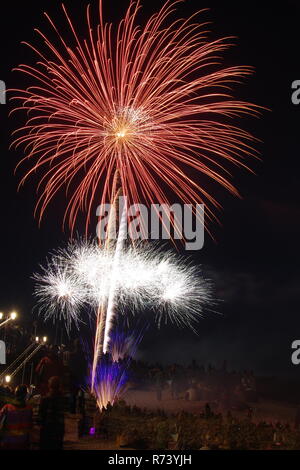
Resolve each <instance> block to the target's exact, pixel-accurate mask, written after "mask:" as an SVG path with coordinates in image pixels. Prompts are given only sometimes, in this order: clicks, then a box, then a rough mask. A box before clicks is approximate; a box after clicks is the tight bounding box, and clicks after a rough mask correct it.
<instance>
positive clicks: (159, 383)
mask: <svg viewBox="0 0 300 470" xmlns="http://www.w3.org/2000/svg"><path fill="white" fill-rule="evenodd" d="M163 388H164V374H163V372H162V371H161V370H160V369H157V371H156V373H155V390H156V398H157V400H158V401H161V399H162V391H163Z"/></svg>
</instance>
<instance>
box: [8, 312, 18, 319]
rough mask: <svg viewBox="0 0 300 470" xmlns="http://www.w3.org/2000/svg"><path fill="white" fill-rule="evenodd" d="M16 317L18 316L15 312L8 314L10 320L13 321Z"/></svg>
mask: <svg viewBox="0 0 300 470" xmlns="http://www.w3.org/2000/svg"><path fill="white" fill-rule="evenodd" d="M17 316H18V315H17V314H16V312H11V314H10V318H11V320H15V319H16V318H17Z"/></svg>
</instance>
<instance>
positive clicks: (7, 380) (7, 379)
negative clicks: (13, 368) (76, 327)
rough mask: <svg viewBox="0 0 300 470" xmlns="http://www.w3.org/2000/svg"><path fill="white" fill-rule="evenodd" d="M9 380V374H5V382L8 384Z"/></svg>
mask: <svg viewBox="0 0 300 470" xmlns="http://www.w3.org/2000/svg"><path fill="white" fill-rule="evenodd" d="M10 381H11V376H10V375H6V376H5V382H6V383H7V384H9V382H10Z"/></svg>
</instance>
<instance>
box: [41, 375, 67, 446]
mask: <svg viewBox="0 0 300 470" xmlns="http://www.w3.org/2000/svg"><path fill="white" fill-rule="evenodd" d="M39 418H40V424H41V431H40V449H41V450H62V449H63V440H64V433H65V420H64V398H63V394H62V392H61V388H60V380H59V377H51V379H50V380H49V393H48V395H47V396H46V397H44V398H42V400H41V404H40V411H39Z"/></svg>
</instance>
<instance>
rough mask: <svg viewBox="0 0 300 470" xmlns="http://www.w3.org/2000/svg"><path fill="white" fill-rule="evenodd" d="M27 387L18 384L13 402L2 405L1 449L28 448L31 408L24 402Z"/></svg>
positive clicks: (0, 412) (0, 414) (0, 422)
mask: <svg viewBox="0 0 300 470" xmlns="http://www.w3.org/2000/svg"><path fill="white" fill-rule="evenodd" d="M26 396H27V387H26V385H18V387H17V388H16V390H15V396H14V400H12V402H13V403H10V404H7V405H4V406H3V408H2V409H1V411H0V424H1V430H0V432H1V435H2V441H1V449H4V450H28V449H29V447H30V431H31V429H32V409H31V407H30V406H29V405H27V404H26Z"/></svg>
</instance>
